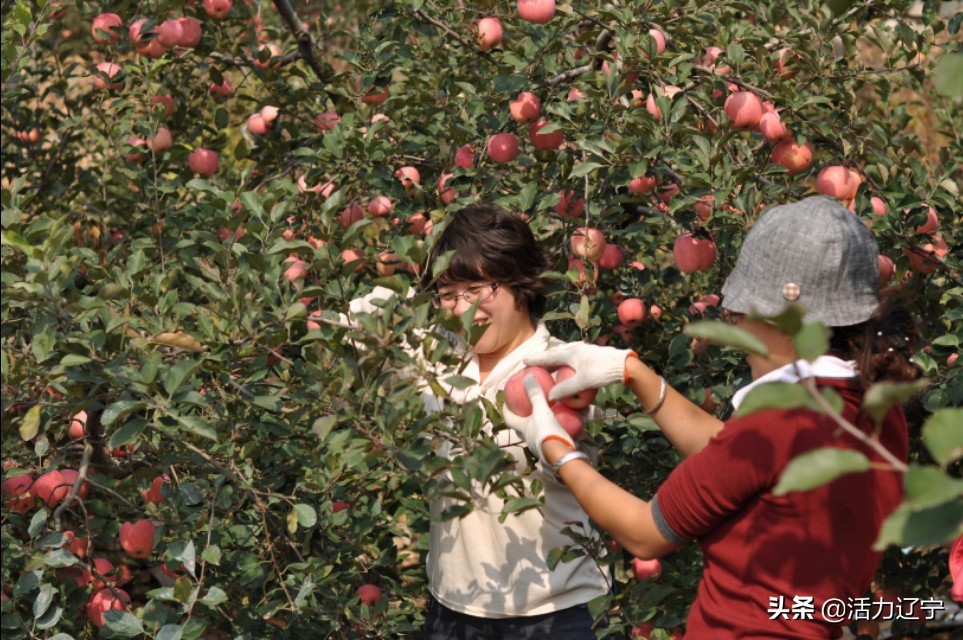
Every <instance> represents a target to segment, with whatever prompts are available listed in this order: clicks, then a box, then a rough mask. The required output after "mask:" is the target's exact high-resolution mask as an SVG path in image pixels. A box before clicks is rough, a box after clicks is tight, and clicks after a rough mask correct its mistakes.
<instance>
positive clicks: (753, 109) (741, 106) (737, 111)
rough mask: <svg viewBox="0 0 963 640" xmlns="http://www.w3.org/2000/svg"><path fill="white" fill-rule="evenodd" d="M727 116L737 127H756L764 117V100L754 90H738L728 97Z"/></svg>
mask: <svg viewBox="0 0 963 640" xmlns="http://www.w3.org/2000/svg"><path fill="white" fill-rule="evenodd" d="M725 112H726V117H727V118H729V121H730V122H732V126H733V127H734V128H736V129H755V128H756V127H757V126H758V125H759V119H760V118H761V117H762V101H761V100H759V96H757V95H756V94H754V93H753V92H752V91H736V92H735V93H732V94H730V95H729V97H728V98H726V102H725Z"/></svg>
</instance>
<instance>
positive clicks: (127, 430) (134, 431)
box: [108, 418, 147, 449]
mask: <svg viewBox="0 0 963 640" xmlns="http://www.w3.org/2000/svg"><path fill="white" fill-rule="evenodd" d="M146 426H147V420H145V419H143V418H133V419H131V420H128V421H127V422H125V423H124V426H122V427H121V428H120V429H118V430H117V431H114V432H113V433H112V434H110V442H109V443H108V446H109V447H110V448H111V449H116V448H117V447H122V446H124V445H125V444H130V443H132V442H134V441H135V440H137V437H138V436H140V434H141V433H143V431H144V428H145V427H146Z"/></svg>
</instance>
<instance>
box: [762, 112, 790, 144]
mask: <svg viewBox="0 0 963 640" xmlns="http://www.w3.org/2000/svg"><path fill="white" fill-rule="evenodd" d="M759 133H761V134H762V137H763V138H765V139H766V141H767V142H779V141H781V140H785V139H786V138H788V137H789V136H790V135H792V134H791V133H790V132H789V129H788V128H786V125H784V124H783V123H782V118H781V117H780V115H779V112H778V111H767V112H766V113H764V114H762V116H761V117H760V118H759Z"/></svg>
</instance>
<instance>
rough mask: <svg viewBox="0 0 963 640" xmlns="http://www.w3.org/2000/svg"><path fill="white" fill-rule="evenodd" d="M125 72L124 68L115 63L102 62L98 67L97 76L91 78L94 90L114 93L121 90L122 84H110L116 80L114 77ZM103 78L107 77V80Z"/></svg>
mask: <svg viewBox="0 0 963 640" xmlns="http://www.w3.org/2000/svg"><path fill="white" fill-rule="evenodd" d="M121 71H123V68H122V67H121V66H120V65H119V64H115V63H113V62H101V63H100V64H98V65H97V72H98V73H97V74H95V75H93V76H91V82H92V83H93V85H94V89H97V90H98V91H107V90H110V91H113V90H114V89H120V87H121V83H120V82H109V81H110V80H113V79H114V76H116V75H117V74H119V73H120V72H121ZM102 76H107V79H106V80H105V79H104V78H103V77H102Z"/></svg>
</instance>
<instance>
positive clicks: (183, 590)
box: [174, 576, 194, 604]
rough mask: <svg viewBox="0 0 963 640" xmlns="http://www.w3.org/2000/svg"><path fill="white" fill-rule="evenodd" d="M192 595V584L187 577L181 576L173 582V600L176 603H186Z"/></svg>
mask: <svg viewBox="0 0 963 640" xmlns="http://www.w3.org/2000/svg"><path fill="white" fill-rule="evenodd" d="M192 593H194V583H193V582H191V579H190V578H188V577H187V576H181V577H180V578H178V579H177V581H176V582H174V599H175V600H177V601H178V602H183V603H185V604H186V603H188V602H190V600H191V594H192Z"/></svg>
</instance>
